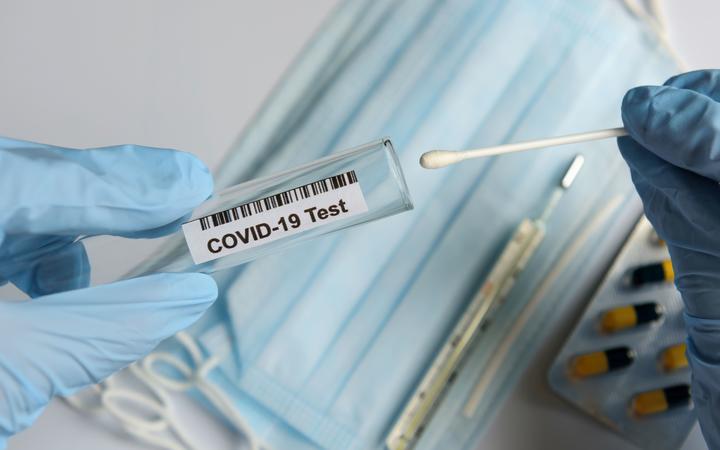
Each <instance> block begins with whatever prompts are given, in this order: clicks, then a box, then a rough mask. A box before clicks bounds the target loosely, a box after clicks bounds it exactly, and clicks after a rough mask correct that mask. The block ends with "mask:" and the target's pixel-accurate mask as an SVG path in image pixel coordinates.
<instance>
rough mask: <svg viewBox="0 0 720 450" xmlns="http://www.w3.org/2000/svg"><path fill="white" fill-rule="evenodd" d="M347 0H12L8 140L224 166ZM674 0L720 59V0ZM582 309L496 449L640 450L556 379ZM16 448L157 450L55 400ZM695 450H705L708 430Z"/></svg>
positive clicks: (503, 413) (2, 96)
mask: <svg viewBox="0 0 720 450" xmlns="http://www.w3.org/2000/svg"><path fill="white" fill-rule="evenodd" d="M335 3H336V0H312V1H309V2H308V1H304V2H295V1H287V0H285V1H283V0H264V1H262V2H259V1H253V2H237V1H232V0H213V1H209V2H192V1H187V0H153V1H147V0H123V1H121V2H99V1H97V0H63V1H53V0H5V1H3V2H0V61H2V70H0V135H5V136H12V137H16V138H20V139H27V140H33V141H40V142H47V143H53V144H57V145H65V146H70V147H95V146H102V145H111V144H119V143H137V144H144V145H151V146H161V147H174V148H180V149H184V150H188V151H191V152H193V153H196V154H198V155H200V156H201V158H202V159H203V160H204V161H205V162H206V163H207V164H208V165H209V166H210V167H211V168H217V166H218V164H219V162H220V160H221V158H222V156H223V154H224V153H225V151H226V150H227V149H228V147H229V146H230V144H231V143H232V142H233V140H234V139H235V138H236V137H237V133H238V131H239V130H240V129H241V128H242V127H243V126H244V124H246V123H247V121H248V120H249V119H250V117H251V116H252V114H253V113H254V112H255V111H256V110H257V108H258V107H259V105H260V104H261V103H262V101H263V100H264V99H265V97H266V96H267V95H268V93H269V92H270V90H271V89H272V87H273V85H274V84H275V83H276V82H277V80H278V79H279V77H280V76H281V74H282V73H283V70H284V69H285V68H286V67H287V66H288V65H289V64H290V63H291V62H292V60H293V58H294V57H295V56H296V55H297V54H298V52H299V50H300V49H301V48H302V45H303V43H304V42H305V41H306V40H307V39H308V38H309V37H310V36H311V35H312V33H313V32H314V30H315V29H316V28H317V27H318V26H319V24H320V23H321V21H322V19H323V18H324V17H325V16H326V15H327V13H328V12H329V11H330V10H331V8H332V7H333V5H334V4H335ZM666 3H668V5H667V14H666V15H667V19H668V23H669V29H670V31H671V38H672V41H673V43H674V44H675V46H676V48H677V49H678V51H679V52H680V54H681V55H682V56H683V57H684V58H685V59H686V61H687V62H688V65H689V67H690V68H707V67H720V52H718V51H717V50H716V47H715V46H716V45H717V44H716V43H717V42H720V39H718V32H717V31H716V30H717V27H716V26H715V23H714V22H715V19H716V18H717V17H719V16H720V3H718V2H717V1H716V0H683V1H682V2H680V1H675V2H671V1H667V2H666ZM280 11H281V12H282V13H281V14H280V13H279V12H280ZM109 105H112V107H110V106H109ZM129 118H131V119H129ZM0 295H2V290H0ZM581 308H582V306H581V305H578V307H577V308H576V309H575V310H574V311H572V312H571V313H570V314H568V317H565V318H563V320H562V322H563V323H564V324H565V325H564V326H563V327H558V329H555V330H553V331H552V333H551V336H550V337H549V338H548V339H547V341H546V342H545V343H544V345H543V347H542V348H543V349H542V351H541V353H540V354H539V355H537V356H536V358H535V360H534V361H533V363H532V364H531V366H530V367H531V368H530V369H529V370H528V371H527V373H525V374H524V375H523V377H522V379H521V381H520V383H519V384H518V386H517V388H516V389H515V390H514V392H513V393H512V394H511V395H510V397H509V399H508V400H507V402H506V403H505V404H504V405H503V406H502V408H501V410H500V412H499V415H498V417H497V419H496V420H495V421H494V422H493V424H492V425H491V427H490V429H489V430H488V433H487V435H486V437H485V439H484V441H483V444H482V448H483V449H497V450H501V449H518V448H534V449H552V450H555V449H557V448H584V449H606V448H614V449H631V448H633V447H632V446H631V445H629V444H627V443H626V442H624V441H623V440H622V439H621V438H619V437H618V436H616V435H615V434H613V433H611V432H609V431H607V430H606V429H605V428H603V427H602V426H600V425H598V424H597V423H596V422H595V421H593V420H591V419H589V418H587V417H586V416H584V415H581V414H578V413H577V412H576V411H575V410H574V409H572V408H571V407H570V406H568V405H566V404H565V403H564V402H562V401H561V400H559V399H558V398H557V397H555V396H554V395H553V394H552V393H551V392H550V390H549V389H548V388H547V386H546V383H545V372H546V369H547V366H548V364H549V362H550V360H551V359H552V357H553V355H554V353H555V352H556V351H557V349H558V348H559V346H560V345H561V343H562V340H563V339H564V337H565V336H566V335H567V333H568V331H569V330H570V328H571V327H572V320H573V315H575V316H576V315H577V314H579V313H580V311H581ZM180 402H181V408H179V410H180V411H181V414H182V417H183V418H184V419H185V420H188V428H190V429H193V430H194V432H195V433H196V434H197V435H198V436H201V437H203V440H204V442H206V443H207V444H208V445H207V447H206V448H208V449H210V448H212V449H222V448H233V447H232V445H231V442H232V439H231V437H230V436H229V435H228V433H227V432H226V431H224V430H223V428H222V427H221V426H219V425H218V424H217V423H215V422H214V421H213V420H212V419H211V418H210V417H209V416H208V415H207V414H206V413H204V412H203V411H202V410H200V409H199V408H198V407H196V406H194V405H193V404H192V403H190V402H188V401H186V400H185V401H183V400H182V399H180ZM518 430H522V432H518ZM9 448H10V449H11V450H35V449H48V448H51V449H54V450H62V449H73V450H86V449H87V450H91V449H92V450H96V449H98V448H102V449H105V448H112V449H119V450H131V449H146V448H149V447H147V446H143V445H141V444H138V443H136V442H134V441H132V440H130V439H129V438H127V437H126V436H124V435H122V434H114V433H111V432H109V431H107V430H106V429H104V428H102V427H99V426H97V425H95V424H94V423H93V422H92V421H90V420H89V419H88V418H87V417H85V416H83V415H81V414H79V413H77V412H75V411H73V410H71V409H70V408H68V407H67V406H66V405H64V404H63V403H61V402H59V401H55V402H53V403H52V404H51V405H50V407H49V408H48V409H47V410H46V412H45V413H44V414H43V415H42V416H41V417H40V419H39V420H38V421H37V423H36V424H35V425H34V426H33V427H31V428H30V429H28V430H27V431H25V432H23V433H21V434H19V435H18V436H16V437H15V438H14V439H12V440H11V441H10V446H9ZM684 448H685V449H686V450H690V449H704V448H705V445H704V443H703V441H702V438H701V437H700V435H699V433H698V432H697V430H696V431H695V432H694V433H693V435H691V437H690V439H689V441H688V442H687V443H686V445H685V447H684Z"/></svg>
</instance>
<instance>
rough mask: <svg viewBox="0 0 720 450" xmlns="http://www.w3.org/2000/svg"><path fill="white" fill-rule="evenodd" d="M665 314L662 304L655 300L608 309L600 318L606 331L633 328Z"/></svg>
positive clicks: (601, 324)
mask: <svg viewBox="0 0 720 450" xmlns="http://www.w3.org/2000/svg"><path fill="white" fill-rule="evenodd" d="M662 315H663V309H662V306H660V305H659V304H657V303H655V302H648V303H640V304H637V305H626V306H620V307H618V308H613V309H611V310H609V311H606V312H605V313H604V314H603V315H602V317H601V319H600V327H601V328H602V330H603V331H604V332H606V333H613V332H615V331H620V330H624V329H625V328H632V327H635V326H638V325H641V324H644V323H649V322H654V321H656V320H658V319H659V318H660V317H662Z"/></svg>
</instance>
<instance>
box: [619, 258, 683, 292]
mask: <svg viewBox="0 0 720 450" xmlns="http://www.w3.org/2000/svg"><path fill="white" fill-rule="evenodd" d="M674 278H675V271H674V270H673V266H672V262H671V261H670V260H669V259H666V260H664V261H661V262H659V263H654V264H648V265H645V266H640V267H636V268H635V269H633V270H632V272H630V276H629V280H628V281H629V284H630V286H632V287H641V286H644V285H646V284H651V283H661V282H672V281H673V279H674Z"/></svg>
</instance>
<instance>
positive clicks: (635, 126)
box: [621, 86, 668, 144]
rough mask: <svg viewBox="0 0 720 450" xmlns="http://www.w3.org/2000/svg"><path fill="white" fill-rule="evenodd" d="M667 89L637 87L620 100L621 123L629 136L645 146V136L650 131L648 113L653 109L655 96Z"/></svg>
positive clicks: (661, 87) (660, 87)
mask: <svg viewBox="0 0 720 450" xmlns="http://www.w3.org/2000/svg"><path fill="white" fill-rule="evenodd" d="M666 89H668V88H667V87H663V86H638V87H635V88H632V89H630V90H629V91H627V92H626V93H625V96H624V97H623V100H622V106H621V111H622V121H623V125H624V126H625V129H626V130H627V131H628V133H629V135H630V136H631V137H632V138H633V139H635V140H636V141H638V142H640V143H641V144H645V143H646V141H647V135H648V133H649V132H651V131H653V130H651V128H650V126H649V124H648V120H649V117H650V111H651V109H652V108H654V106H655V105H654V102H655V99H656V97H657V95H658V94H659V93H660V92H662V91H663V90H666Z"/></svg>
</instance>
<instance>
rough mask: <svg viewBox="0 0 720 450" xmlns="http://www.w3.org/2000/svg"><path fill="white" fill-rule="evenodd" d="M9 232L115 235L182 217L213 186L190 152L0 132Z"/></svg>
mask: <svg viewBox="0 0 720 450" xmlns="http://www.w3.org/2000/svg"><path fill="white" fill-rule="evenodd" d="M0 167H2V170H3V176H2V177H0V192H2V193H3V194H2V196H0V228H2V229H3V231H4V232H5V233H6V234H18V233H29V234H53V235H80V234H117V235H128V234H133V233H137V232H139V231H143V230H153V229H156V228H159V227H163V226H165V225H167V224H168V223H171V222H173V221H177V220H178V219H181V218H182V217H183V216H184V215H185V214H187V213H188V212H190V211H191V210H192V209H193V208H194V207H195V206H197V205H198V204H199V203H200V202H202V201H203V200H205V199H206V198H207V197H208V196H209V195H210V194H211V192H212V177H211V176H210V173H209V171H208V170H207V168H206V167H205V166H204V165H203V164H202V163H201V162H200V161H199V160H198V159H197V158H195V157H194V156H192V155H191V154H189V153H184V152H179V151H175V150H166V149H156V148H149V147H140V146H132V145H124V146H118V147H106V148H99V149H90V150H72V149H65V148H59V147H51V146H46V145H41V144H33V143H27V142H21V141H15V140H11V139H6V138H0Z"/></svg>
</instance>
